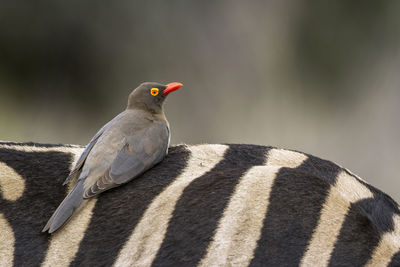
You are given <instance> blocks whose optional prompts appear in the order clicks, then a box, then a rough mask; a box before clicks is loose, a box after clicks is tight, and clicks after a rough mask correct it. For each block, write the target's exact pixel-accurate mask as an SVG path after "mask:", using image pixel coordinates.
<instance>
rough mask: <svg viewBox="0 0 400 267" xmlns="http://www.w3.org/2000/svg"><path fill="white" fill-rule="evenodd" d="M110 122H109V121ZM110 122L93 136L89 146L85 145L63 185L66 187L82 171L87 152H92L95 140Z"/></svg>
mask: <svg viewBox="0 0 400 267" xmlns="http://www.w3.org/2000/svg"><path fill="white" fill-rule="evenodd" d="M110 122H111V121H110ZM110 122H108V123H107V124H106V125H104V126H103V127H102V128H101V129H100V130H99V131H98V132H97V133H96V135H95V136H93V138H92V140H90V142H89V144H87V145H86V147H85V149H84V150H83V152H82V154H81V155H80V156H79V159H78V160H77V162H76V163H75V166H74V168H73V169H72V170H71V172H70V173H69V175H68V177H67V178H66V179H65V181H64V183H63V185H66V184H67V183H69V182H70V181H71V180H73V178H74V177H75V176H76V175H77V174H78V173H79V171H80V170H81V169H82V166H83V163H85V160H86V158H87V156H88V155H89V152H90V151H91V150H92V148H93V146H94V145H95V144H96V142H97V140H98V139H99V137H100V136H101V135H102V134H103V133H104V131H105V130H106V129H107V128H108V126H109V125H110Z"/></svg>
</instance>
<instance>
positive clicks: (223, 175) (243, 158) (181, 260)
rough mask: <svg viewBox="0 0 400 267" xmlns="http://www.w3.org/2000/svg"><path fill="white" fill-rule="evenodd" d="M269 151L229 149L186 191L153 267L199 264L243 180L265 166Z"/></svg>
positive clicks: (235, 146) (233, 146) (232, 147)
mask: <svg viewBox="0 0 400 267" xmlns="http://www.w3.org/2000/svg"><path fill="white" fill-rule="evenodd" d="M268 149H269V148H267V147H263V146H254V145H229V148H228V149H227V151H226V153H225V155H224V158H223V160H222V161H220V162H219V163H218V164H217V165H216V166H215V167H214V168H213V169H212V170H210V171H209V172H208V173H206V174H204V175H203V176H201V177H199V178H197V179H196V180H194V181H193V182H192V183H191V184H190V185H189V186H187V187H186V188H185V190H184V192H183V194H182V196H181V198H180V199H179V201H178V203H177V204H176V207H175V210H174V213H173V216H172V218H171V220H170V222H169V225H168V229H167V233H166V236H165V238H164V240H163V243H162V245H161V247H160V250H159V251H158V254H157V256H156V258H155V260H154V262H153V264H152V266H194V265H196V264H198V263H199V261H200V260H201V259H202V257H203V256H204V255H205V253H206V249H207V247H208V245H209V243H210V241H211V238H212V237H213V235H214V232H215V230H216V227H217V224H218V221H219V220H220V218H221V216H222V214H223V211H224V208H225V207H226V205H227V203H228V201H229V199H230V196H231V194H232V193H233V191H234V188H235V186H236V185H237V183H238V181H239V179H240V177H242V175H243V174H244V173H245V172H246V171H247V170H249V169H250V168H251V167H253V166H256V165H262V164H264V162H265V158H266V153H267V151H268Z"/></svg>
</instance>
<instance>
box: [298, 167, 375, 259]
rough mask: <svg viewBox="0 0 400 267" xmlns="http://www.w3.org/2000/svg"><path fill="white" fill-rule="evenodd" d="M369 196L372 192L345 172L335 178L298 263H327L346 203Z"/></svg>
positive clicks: (341, 223) (345, 212)
mask: <svg viewBox="0 0 400 267" xmlns="http://www.w3.org/2000/svg"><path fill="white" fill-rule="evenodd" d="M371 197H373V194H372V192H371V191H370V190H369V189H368V188H367V187H365V186H364V185H363V184H361V183H360V182H359V181H358V180H357V179H356V178H354V177H353V176H351V175H349V174H348V173H346V172H345V171H341V172H340V173H339V174H338V176H337V177H336V184H335V186H332V187H331V189H330V191H329V195H328V197H327V199H326V201H325V203H324V206H323V209H322V211H321V216H320V218H319V221H318V226H317V228H316V229H315V231H314V233H313V236H312V239H311V240H310V242H309V245H308V247H307V250H306V253H305V255H304V256H303V258H302V260H301V263H300V265H301V266H327V265H328V264H329V260H330V257H331V254H332V251H333V249H334V246H335V243H336V240H337V237H338V235H339V233H340V229H341V228H342V225H343V222H344V220H345V218H346V215H347V212H348V210H349V207H350V204H351V203H354V202H357V201H359V200H362V199H365V198H371Z"/></svg>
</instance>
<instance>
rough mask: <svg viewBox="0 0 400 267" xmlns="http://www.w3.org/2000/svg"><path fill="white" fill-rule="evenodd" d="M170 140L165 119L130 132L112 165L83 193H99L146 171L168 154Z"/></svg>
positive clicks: (85, 194)
mask: <svg viewBox="0 0 400 267" xmlns="http://www.w3.org/2000/svg"><path fill="white" fill-rule="evenodd" d="M168 144H169V130H168V128H167V126H166V125H165V124H162V123H154V124H153V125H152V126H151V127H149V128H146V129H143V130H141V131H138V132H136V133H135V134H134V135H131V136H127V137H126V141H125V145H124V146H123V147H122V149H121V150H120V151H119V152H118V154H117V156H116V157H115V159H114V161H113V163H112V164H111V167H110V168H109V169H108V170H107V171H106V172H105V173H104V175H103V176H101V177H99V178H98V179H97V181H96V183H94V184H93V185H92V186H91V187H89V188H87V189H86V190H85V192H84V194H83V197H84V198H89V197H92V196H95V195H97V194H99V193H101V192H103V191H106V190H108V189H110V188H113V187H116V186H118V185H120V184H123V183H126V182H129V181H130V180H132V179H133V178H135V177H137V176H138V175H140V174H142V173H143V172H145V171H146V170H148V169H150V168H151V167H153V166H154V165H155V164H157V163H158V162H160V161H161V160H162V159H163V158H164V156H165V155H166V153H167V149H168Z"/></svg>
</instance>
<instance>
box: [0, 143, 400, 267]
mask: <svg viewBox="0 0 400 267" xmlns="http://www.w3.org/2000/svg"><path fill="white" fill-rule="evenodd" d="M81 151H82V148H81V147H79V146H73V145H45V144H35V143H10V142H0V191H1V195H0V233H1V235H0V266H39V265H43V266H82V265H84V266H87V265H88V266H113V265H114V266H127V265H130V266H196V265H197V266H232V265H235V266H296V265H302V266H315V265H318V266H327V265H330V266H363V265H369V266H398V265H400V219H399V218H400V212H399V206H398V205H397V204H396V203H395V201H393V200H392V199H391V198H390V197H389V196H387V195H386V194H384V193H383V192H381V191H379V190H378V189H376V188H374V187H372V186H371V185H369V184H367V183H366V182H365V181H363V180H362V179H361V178H359V177H357V176H355V175H353V174H352V173H350V172H349V171H348V170H346V169H343V168H341V167H339V166H338V165H336V164H334V163H332V162H330V161H326V160H322V159H319V158H317V157H314V156H312V155H308V154H304V153H300V152H295V151H289V150H282V149H276V148H273V147H265V146H255V145H194V146H186V145H179V146H175V147H171V148H170V149H169V154H168V156H167V157H166V158H165V160H164V161H163V162H162V163H161V164H159V165H157V166H156V167H155V168H153V169H151V170H150V171H148V172H146V173H145V174H144V175H143V176H142V177H140V178H138V179H136V180H134V181H132V182H130V183H128V184H127V185H125V186H123V187H120V188H117V189H112V190H110V191H109V192H105V193H104V194H103V195H102V196H101V197H99V198H98V199H92V200H90V201H89V203H88V205H87V206H86V207H85V208H84V209H83V210H81V211H80V212H79V214H78V215H77V216H75V217H74V218H73V219H72V220H71V222H70V223H69V224H68V225H67V227H65V229H62V230H61V231H60V232H59V233H56V234H55V235H54V236H52V237H51V236H50V235H48V234H44V233H41V231H40V230H41V228H42V227H43V225H44V224H45V222H46V220H47V219H48V216H49V214H51V213H52V212H53V211H54V209H55V208H56V207H57V205H58V204H59V203H60V201H61V200H62V199H63V198H64V196H65V194H66V193H67V191H68V190H69V189H68V188H67V187H63V186H62V181H63V180H64V179H65V177H66V176H68V173H69V170H70V168H71V165H72V164H73V162H74V161H75V160H76V159H77V157H78V156H79V153H80V152H81ZM50 192H51V193H50Z"/></svg>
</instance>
